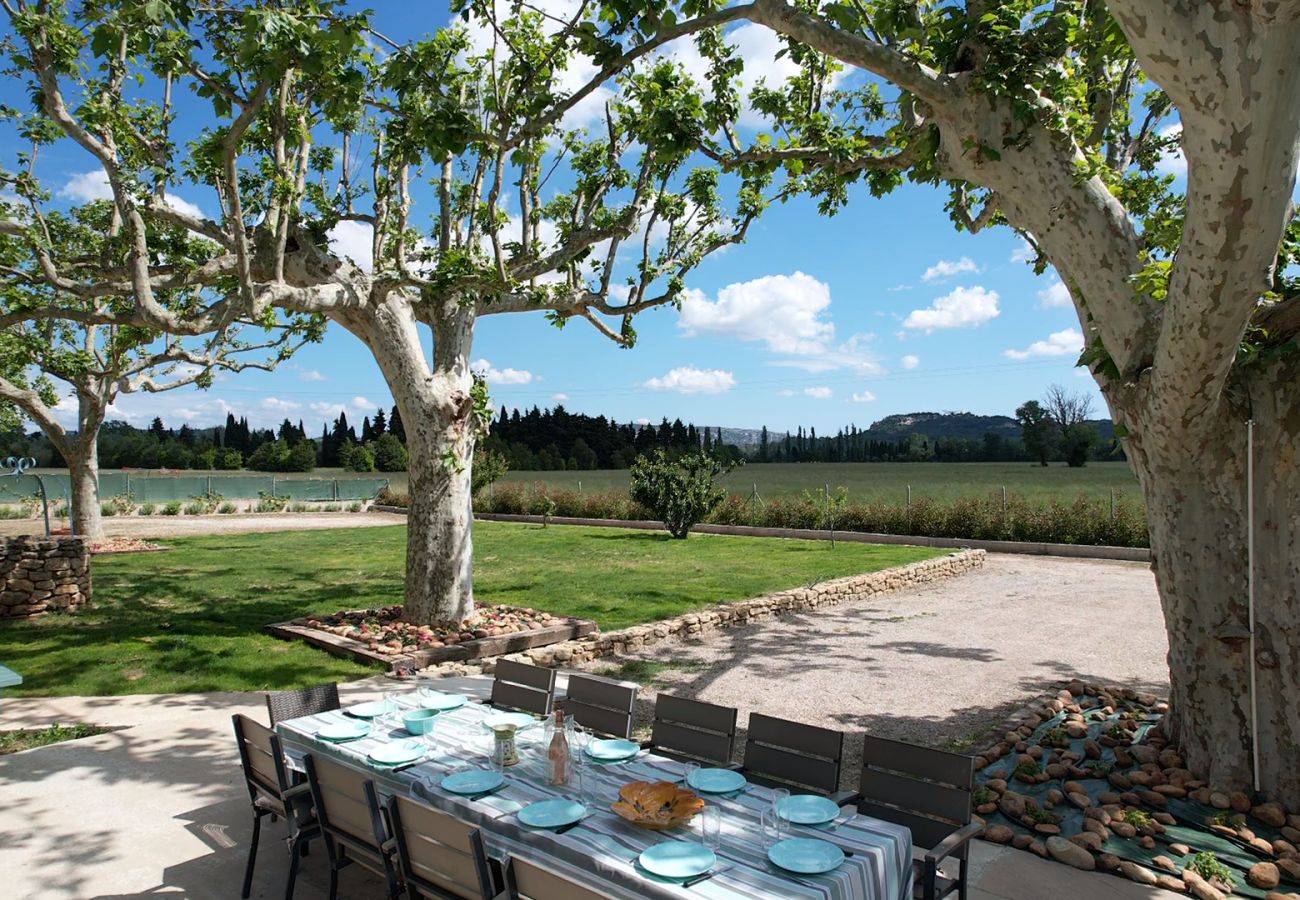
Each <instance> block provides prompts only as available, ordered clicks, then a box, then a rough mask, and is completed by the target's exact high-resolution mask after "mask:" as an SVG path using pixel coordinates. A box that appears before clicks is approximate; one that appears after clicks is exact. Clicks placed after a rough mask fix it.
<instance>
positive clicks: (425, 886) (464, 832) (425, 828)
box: [388, 794, 496, 900]
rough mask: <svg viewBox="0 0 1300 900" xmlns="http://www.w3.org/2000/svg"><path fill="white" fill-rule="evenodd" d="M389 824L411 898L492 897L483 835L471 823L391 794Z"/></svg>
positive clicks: (492, 884) (485, 899) (493, 886)
mask: <svg viewBox="0 0 1300 900" xmlns="http://www.w3.org/2000/svg"><path fill="white" fill-rule="evenodd" d="M388 820H389V822H390V824H391V826H392V830H393V838H394V840H395V842H396V850H397V860H398V864H399V866H400V867H401V872H402V880H403V881H404V882H405V883H406V893H407V896H408V897H410V898H411V900H422V898H425V897H434V898H438V900H446V898H479V900H491V898H492V897H493V896H495V895H496V883H495V881H494V880H493V878H492V870H491V869H490V868H489V866H488V858H487V852H486V851H485V850H484V849H483V835H482V833H481V832H480V831H479V830H478V829H477V828H475V827H474V826H473V825H471V824H469V823H468V822H462V821H461V820H460V819H457V818H456V817H455V816H451V815H448V814H447V813H444V812H441V811H439V810H436V809H434V808H432V807H430V806H425V805H423V804H421V803H417V802H415V801H414V800H411V799H408V798H406V797H401V796H398V795H396V794H394V795H393V796H392V797H390V798H389V799H388Z"/></svg>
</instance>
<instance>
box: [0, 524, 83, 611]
mask: <svg viewBox="0 0 1300 900" xmlns="http://www.w3.org/2000/svg"><path fill="white" fill-rule="evenodd" d="M90 599H91V578H90V548H89V546H88V545H87V544H86V541H85V540H84V539H82V538H80V537H71V536H59V537H56V536H51V537H37V536H34V535H19V536H17V537H6V538H0V621H3V620H8V619H29V618H32V617H34V616H41V615H44V614H45V613H47V612H53V611H62V612H72V611H74V610H77V609H80V608H81V607H83V606H85V605H86V604H87V603H89V602H90Z"/></svg>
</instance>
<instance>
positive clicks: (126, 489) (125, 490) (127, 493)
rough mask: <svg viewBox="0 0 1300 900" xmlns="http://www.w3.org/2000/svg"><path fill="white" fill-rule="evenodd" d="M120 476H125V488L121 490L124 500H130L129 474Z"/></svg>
mask: <svg viewBox="0 0 1300 900" xmlns="http://www.w3.org/2000/svg"><path fill="white" fill-rule="evenodd" d="M122 474H123V475H125V476H126V487H125V488H123V492H124V493H125V494H126V499H128V500H130V499H131V473H130V472H123V473H122Z"/></svg>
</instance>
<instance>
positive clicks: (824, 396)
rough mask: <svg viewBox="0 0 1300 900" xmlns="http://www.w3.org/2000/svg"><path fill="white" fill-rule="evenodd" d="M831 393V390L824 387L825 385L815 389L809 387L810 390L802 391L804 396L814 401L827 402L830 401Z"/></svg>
mask: <svg viewBox="0 0 1300 900" xmlns="http://www.w3.org/2000/svg"><path fill="white" fill-rule="evenodd" d="M831 393H832V391H831V389H830V388H828V387H826V386H825V385H818V386H817V387H810V388H804V389H803V394H804V396H805V397H812V398H813V399H814V400H828V399H830V396H831Z"/></svg>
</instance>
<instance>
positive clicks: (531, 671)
mask: <svg viewBox="0 0 1300 900" xmlns="http://www.w3.org/2000/svg"><path fill="white" fill-rule="evenodd" d="M554 701H555V670H554V669H548V668H543V667H542V666H530V665H528V664H527V663H521V662H515V661H514V660H512V659H498V660H497V662H496V670H495V673H494V674H493V676H492V705H493V706H504V707H507V708H509V709H522V710H524V711H525V712H530V713H535V714H537V715H539V716H549V715H550V714H551V704H552V703H553V702H554Z"/></svg>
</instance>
